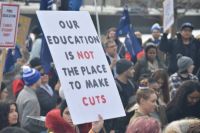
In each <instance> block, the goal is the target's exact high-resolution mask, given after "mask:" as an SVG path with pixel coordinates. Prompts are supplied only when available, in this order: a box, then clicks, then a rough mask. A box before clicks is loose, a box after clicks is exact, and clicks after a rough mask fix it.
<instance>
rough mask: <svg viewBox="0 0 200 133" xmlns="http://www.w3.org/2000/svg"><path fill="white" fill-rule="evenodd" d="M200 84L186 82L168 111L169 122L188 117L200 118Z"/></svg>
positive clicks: (168, 107)
mask: <svg viewBox="0 0 200 133" xmlns="http://www.w3.org/2000/svg"><path fill="white" fill-rule="evenodd" d="M199 108H200V83H199V82H198V81H192V80H189V81H185V82H184V83H183V84H182V85H181V86H180V88H179V90H178V92H177V93H176V95H175V97H174V99H173V100H172V101H171V102H170V103H169V104H168V106H167V109H166V114H167V119H168V122H172V121H175V120H180V119H183V118H186V117H196V118H200V110H199Z"/></svg>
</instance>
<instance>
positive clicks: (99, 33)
mask: <svg viewBox="0 0 200 133" xmlns="http://www.w3.org/2000/svg"><path fill="white" fill-rule="evenodd" d="M94 4H95V12H96V23H97V32H98V35H99V37H101V32H100V25H99V15H98V11H97V0H94Z"/></svg>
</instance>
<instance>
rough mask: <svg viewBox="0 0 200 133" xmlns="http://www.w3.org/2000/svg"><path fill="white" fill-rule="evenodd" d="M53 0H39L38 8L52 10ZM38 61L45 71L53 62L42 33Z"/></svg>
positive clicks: (48, 69) (48, 70)
mask: <svg viewBox="0 0 200 133" xmlns="http://www.w3.org/2000/svg"><path fill="white" fill-rule="evenodd" d="M52 5H53V0H41V1H40V10H52ZM40 61H41V65H42V67H43V68H44V71H45V73H49V72H50V69H51V63H52V62H53V60H52V57H51V53H50V51H49V47H48V44H47V42H46V40H45V37H44V34H43V37H42V46H41V51H40Z"/></svg>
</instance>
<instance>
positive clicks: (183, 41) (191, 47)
mask: <svg viewBox="0 0 200 133" xmlns="http://www.w3.org/2000/svg"><path fill="white" fill-rule="evenodd" d="M193 29H194V27H193V25H192V24H191V23H183V24H182V26H181V31H180V33H178V34H177V36H176V38H174V39H168V38H167V35H168V34H167V33H164V34H163V36H162V38H161V42H160V47H159V48H160V50H161V51H163V52H165V53H167V54H168V55H169V60H168V62H169V67H168V72H169V74H170V75H171V74H173V73H175V72H176V71H177V69H178V68H177V63H176V62H177V58H176V55H177V54H178V53H180V54H182V55H184V56H188V57H190V58H192V60H193V61H194V65H195V69H194V72H193V73H196V72H197V70H198V68H199V67H200V41H199V40H197V39H195V38H194V37H193V36H192V30H193Z"/></svg>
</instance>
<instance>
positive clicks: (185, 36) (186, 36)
mask: <svg viewBox="0 0 200 133" xmlns="http://www.w3.org/2000/svg"><path fill="white" fill-rule="evenodd" d="M181 36H182V37H183V39H189V38H190V37H191V36H192V30H191V29H190V28H184V29H182V30H181Z"/></svg>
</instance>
